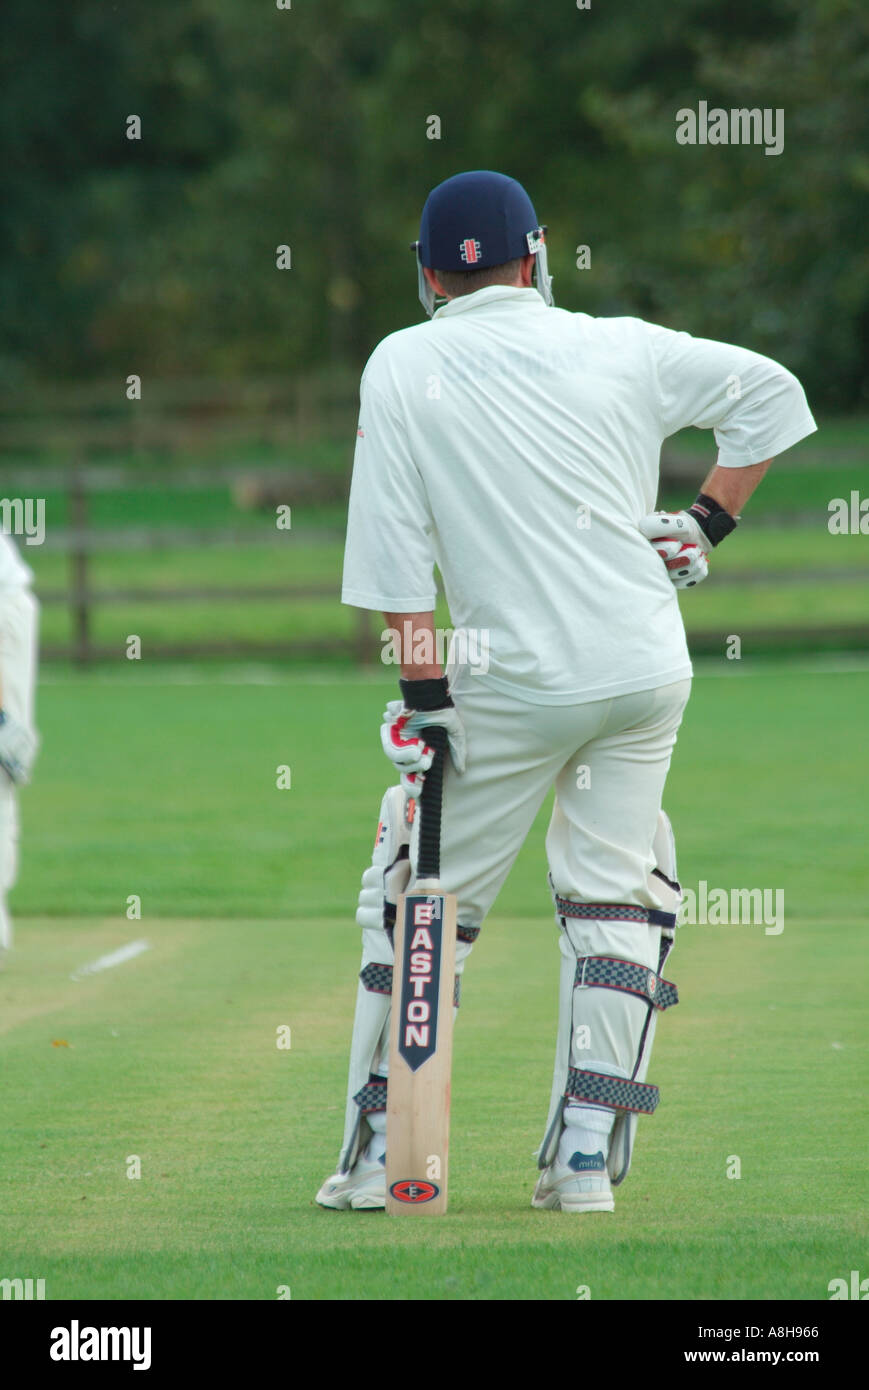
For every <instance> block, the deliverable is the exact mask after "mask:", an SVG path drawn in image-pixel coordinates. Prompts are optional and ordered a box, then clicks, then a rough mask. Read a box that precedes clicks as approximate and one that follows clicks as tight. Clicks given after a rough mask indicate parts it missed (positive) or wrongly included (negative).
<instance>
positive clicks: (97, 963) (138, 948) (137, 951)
mask: <svg viewBox="0 0 869 1390" xmlns="http://www.w3.org/2000/svg"><path fill="white" fill-rule="evenodd" d="M148 950H150V946H149V944H148V942H147V941H131V942H129V943H128V945H126V946H120V947H119V948H118V950H117V951H111V952H110V953H109V954H108V955H107V956H100V958H99V960H94V961H91V963H90V964H89V965H82V966H80V967H79V968H78V970H74V971H73V972H72V974H71V975H70V977H69V978H70V979H71V980H85V979H87V977H88V976H89V975H98V974H99V972H100V971H101V970H111V968H112V966H113V965H123V963H124V961H126V960H133V959H134V958H135V957H136V956H140V955H141V954H142V952H143V951H148Z"/></svg>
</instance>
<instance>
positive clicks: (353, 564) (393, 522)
mask: <svg viewBox="0 0 869 1390" xmlns="http://www.w3.org/2000/svg"><path fill="white" fill-rule="evenodd" d="M432 529H433V523H432V518H431V509H430V507H429V501H428V496H427V494H426V490H425V485H424V483H423V480H422V477H421V475H420V472H419V469H418V468H417V466H416V464H415V462H414V460H413V458H412V456H411V451H410V448H409V446H408V440H407V433H406V430H405V428H404V424H403V422H402V420H401V418H400V415H399V412H398V411H397V409H396V408H395V406H394V405H393V404H392V403H391V402H390V401H389V400H388V399H387V397H386V396H385V395H384V394H383V393H382V392H381V391H380V390H379V389H378V388H377V387H375V386H373V385H371V383H370V382H368V381H367V380H366V378H365V377H363V379H362V389H361V393H360V413H359V428H358V430H357V438H356V453H355V456H354V460H353V479H352V482H351V485H350V508H349V515H348V519H347V539H346V545H345V550H344V578H343V585H342V590H341V601H342V603H347V604H352V605H353V606H354V607H356V608H373V609H376V610H379V611H381V612H387V613H427V612H430V611H431V610H432V609H433V608H434V606H435V597H436V593H435V583H434V545H433V540H432Z"/></svg>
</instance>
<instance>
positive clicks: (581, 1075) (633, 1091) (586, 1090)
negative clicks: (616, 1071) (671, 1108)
mask: <svg viewBox="0 0 869 1390" xmlns="http://www.w3.org/2000/svg"><path fill="white" fill-rule="evenodd" d="M564 1097H565V1100H581V1101H583V1102H584V1103H585V1104H586V1105H606V1106H608V1107H609V1108H610V1109H612V1110H641V1111H642V1112H643V1114H644V1115H652V1114H653V1113H654V1111H655V1109H656V1107H657V1104H658V1101H659V1100H660V1095H659V1092H658V1088H657V1086H647V1085H646V1083H645V1082H643V1081H625V1080H624V1078H623V1077H621V1076H605V1075H603V1074H602V1073H601V1072H597V1071H579V1070H578V1069H577V1068H576V1067H571V1068H570V1069H569V1071H568V1073H567V1089H566V1090H565V1092H564Z"/></svg>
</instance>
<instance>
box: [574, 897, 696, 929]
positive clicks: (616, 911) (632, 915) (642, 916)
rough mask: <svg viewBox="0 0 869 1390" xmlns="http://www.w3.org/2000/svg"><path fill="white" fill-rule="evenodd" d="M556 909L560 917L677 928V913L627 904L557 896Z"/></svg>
mask: <svg viewBox="0 0 869 1390" xmlns="http://www.w3.org/2000/svg"><path fill="white" fill-rule="evenodd" d="M555 909H556V911H557V913H558V915H559V917H585V918H588V917H590V918H593V919H594V920H595V921H598V922H642V923H644V924H646V925H648V926H650V927H675V925H676V914H675V912H661V911H660V909H659V908H657V907H629V906H628V905H627V904H625V903H577V902H574V901H573V899H572V898H560V897H559V896H558V894H557V893H556V894H555Z"/></svg>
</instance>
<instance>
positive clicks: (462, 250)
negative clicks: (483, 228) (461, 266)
mask: <svg viewBox="0 0 869 1390" xmlns="http://www.w3.org/2000/svg"><path fill="white" fill-rule="evenodd" d="M480 254H481V253H480V243H479V242H478V241H474V240H473V239H472V238H470V237H469V238H468V240H467V241H461V242H459V255H460V256H461V258H462V260H463V261H464V262H465V265H473V264H474V262H475V261H478V260H479V259H480Z"/></svg>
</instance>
